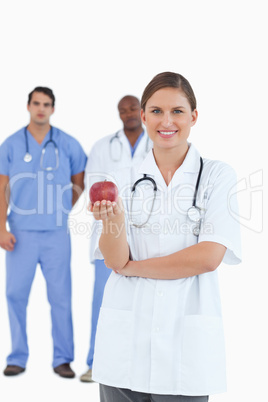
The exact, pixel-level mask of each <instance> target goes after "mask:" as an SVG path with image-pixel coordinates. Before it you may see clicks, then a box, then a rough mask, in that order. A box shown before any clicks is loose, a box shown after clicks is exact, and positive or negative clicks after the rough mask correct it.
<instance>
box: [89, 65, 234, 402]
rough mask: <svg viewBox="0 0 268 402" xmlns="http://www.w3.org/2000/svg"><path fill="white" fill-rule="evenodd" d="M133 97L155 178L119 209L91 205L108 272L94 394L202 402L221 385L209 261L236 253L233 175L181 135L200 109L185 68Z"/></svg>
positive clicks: (146, 167)
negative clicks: (139, 97)
mask: <svg viewBox="0 0 268 402" xmlns="http://www.w3.org/2000/svg"><path fill="white" fill-rule="evenodd" d="M141 105H142V112H141V116H142V121H143V123H144V124H145V125H146V128H147V132H148V135H149V137H150V138H151V140H152V141H153V150H152V151H151V152H149V154H148V156H147V157H146V158H145V160H144V162H143V163H142V165H141V167H140V169H139V177H140V178H142V177H143V178H144V177H145V178H148V177H149V178H151V179H153V180H152V181H153V183H151V182H150V181H149V180H143V181H141V182H139V183H137V182H136V189H135V193H136V194H134V196H133V197H132V200H127V201H126V202H125V205H124V208H123V203H122V201H121V199H119V201H118V203H111V202H109V201H107V202H106V201H104V200H100V202H96V203H95V204H94V205H93V206H91V210H92V211H93V214H94V217H95V218H96V219H97V220H100V221H102V233H101V236H100V241H99V249H98V250H96V254H98V253H99V254H100V253H101V254H102V255H103V257H104V259H105V262H106V265H107V266H108V267H110V268H112V269H113V271H114V272H113V273H112V275H111V276H110V278H109V280H108V283H107V286H106V289H105V293H104V299H103V304H102V309H101V313H100V318H99V324H98V329H97V339H96V348H95V356H94V365H93V378H94V380H95V381H97V382H99V383H100V395H101V401H102V402H108V401H109V402H110V401H117V402H121V401H144V402H145V401H148V402H149V401H154V402H160V401H161V402H162V401H169V402H172V401H180V402H181V401H185V402H186V401H187V402H190V401H191V402H193V401H194V402H204V401H207V400H208V398H209V395H211V394H214V393H221V392H224V391H225V390H226V377H225V357H224V339H223V328H222V318H221V306H220V296H219V288H218V280H217V267H218V266H219V265H220V263H221V262H222V261H223V262H225V263H227V264H238V263H239V262H240V234H239V224H238V223H237V221H236V220H235V219H234V218H233V217H232V216H234V215H233V214H237V213H238V211H237V202H236V196H235V183H236V176H235V173H234V171H233V169H232V168H231V167H230V166H228V165H227V164H225V163H223V162H219V161H212V160H207V159H204V160H203V159H202V158H200V155H199V153H198V151H197V150H196V148H195V147H194V146H193V145H192V144H190V143H189V142H188V137H189V134H190V130H191V127H192V126H194V124H195V123H196V121H197V116H198V113H197V110H196V100H195V95H194V93H193V90H192V88H191V86H190V84H189V82H188V81H187V80H186V79H185V78H184V77H182V76H181V75H179V74H176V73H171V72H166V73H161V74H158V75H157V76H155V77H154V78H153V79H152V81H151V82H150V83H149V84H148V85H147V87H146V88H145V90H144V93H143V97H142V101H141ZM153 186H154V187H155V197H154V196H153V193H154V190H153ZM193 206H195V208H192V207H193ZM124 209H125V212H124ZM193 209H194V212H197V215H198V216H199V215H200V216H199V217H198V218H197V219H194V217H193V216H191V214H190V213H189V212H191V211H192V210H193ZM148 218H149V219H148ZM147 219H148V221H147ZM146 221H147V223H145V222H146ZM115 228H117V230H115Z"/></svg>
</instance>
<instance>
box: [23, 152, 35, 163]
mask: <svg viewBox="0 0 268 402" xmlns="http://www.w3.org/2000/svg"><path fill="white" fill-rule="evenodd" d="M32 159H33V157H32V155H31V154H29V152H26V154H25V155H24V158H23V160H24V162H31V160H32Z"/></svg>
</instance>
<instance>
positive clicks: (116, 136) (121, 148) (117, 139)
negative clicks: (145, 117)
mask: <svg viewBox="0 0 268 402" xmlns="http://www.w3.org/2000/svg"><path fill="white" fill-rule="evenodd" d="M119 132H120V130H119V131H117V132H116V133H115V134H114V135H113V136H112V138H111V139H110V143H109V153H110V158H111V160H112V161H113V162H119V161H121V160H122V156H123V144H122V141H121V140H120V138H119ZM114 140H116V141H118V142H119V144H120V153H119V157H118V158H114V157H113V152H112V144H113V142H114ZM149 140H150V139H149V137H148V136H147V139H146V147H145V153H146V154H147V153H148V152H149Z"/></svg>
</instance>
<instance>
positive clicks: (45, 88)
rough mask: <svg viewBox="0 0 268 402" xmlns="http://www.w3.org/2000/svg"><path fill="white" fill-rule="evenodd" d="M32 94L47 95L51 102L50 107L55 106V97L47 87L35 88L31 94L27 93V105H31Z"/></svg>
mask: <svg viewBox="0 0 268 402" xmlns="http://www.w3.org/2000/svg"><path fill="white" fill-rule="evenodd" d="M34 92H42V93H43V94H45V95H47V96H49V97H50V99H51V100H52V107H54V105H55V96H54V94H53V92H52V90H51V89H50V88H47V87H36V88H34V90H33V91H32V92H30V93H29V95H28V105H29V104H30V103H31V100H32V96H33V93H34Z"/></svg>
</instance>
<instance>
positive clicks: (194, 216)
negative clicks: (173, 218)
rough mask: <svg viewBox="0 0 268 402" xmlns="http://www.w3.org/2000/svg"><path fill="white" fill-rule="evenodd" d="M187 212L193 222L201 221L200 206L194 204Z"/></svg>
mask: <svg viewBox="0 0 268 402" xmlns="http://www.w3.org/2000/svg"><path fill="white" fill-rule="evenodd" d="M187 214H188V217H189V219H190V220H191V221H192V222H199V221H200V219H201V212H200V209H199V208H198V207H194V206H192V207H191V208H189V209H188V212H187Z"/></svg>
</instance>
